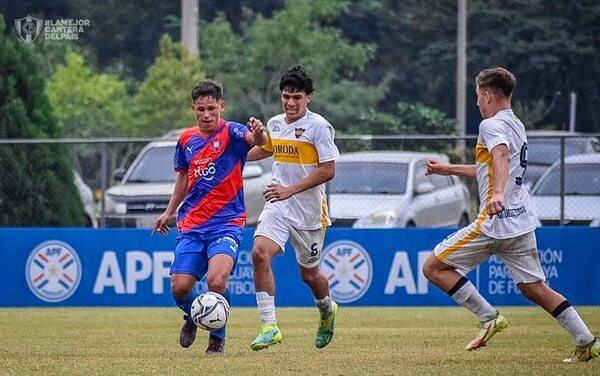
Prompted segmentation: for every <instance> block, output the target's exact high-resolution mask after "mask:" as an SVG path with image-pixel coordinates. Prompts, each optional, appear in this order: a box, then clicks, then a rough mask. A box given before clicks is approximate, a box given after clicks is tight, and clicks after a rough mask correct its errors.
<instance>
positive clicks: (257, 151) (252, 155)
mask: <svg viewBox="0 0 600 376" xmlns="http://www.w3.org/2000/svg"><path fill="white" fill-rule="evenodd" d="M272 155H273V153H272V152H270V151H266V150H265V149H263V148H262V147H260V146H255V147H253V148H252V149H250V151H249V152H248V158H247V160H248V161H260V160H261V159H265V158H268V157H270V156H272Z"/></svg>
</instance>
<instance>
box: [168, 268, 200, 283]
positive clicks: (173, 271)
mask: <svg viewBox="0 0 600 376" xmlns="http://www.w3.org/2000/svg"><path fill="white" fill-rule="evenodd" d="M173 274H188V275H193V276H194V277H196V279H197V280H200V278H201V277H200V276H199V275H198V273H197V272H196V271H194V270H189V269H171V270H170V271H169V275H173Z"/></svg>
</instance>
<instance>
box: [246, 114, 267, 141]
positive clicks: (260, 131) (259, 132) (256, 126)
mask: <svg viewBox="0 0 600 376" xmlns="http://www.w3.org/2000/svg"><path fill="white" fill-rule="evenodd" d="M247 125H248V130H249V131H250V132H248V133H246V134H245V135H244V139H245V140H246V142H247V143H248V144H249V145H256V146H262V145H264V144H266V143H267V133H266V132H265V127H264V125H263V123H262V121H260V120H259V119H257V118H255V117H251V118H250V119H249V120H248V123H247Z"/></svg>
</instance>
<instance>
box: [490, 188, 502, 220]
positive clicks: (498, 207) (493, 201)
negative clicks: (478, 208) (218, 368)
mask: <svg viewBox="0 0 600 376" xmlns="http://www.w3.org/2000/svg"><path fill="white" fill-rule="evenodd" d="M485 208H486V209H487V213H488V215H489V216H490V218H492V217H493V216H494V215H496V214H499V213H500V212H502V210H504V195H503V194H502V193H494V194H493V195H492V197H491V198H490V201H489V202H488V203H487V204H486V205H485Z"/></svg>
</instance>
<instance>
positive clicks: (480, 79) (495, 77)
mask: <svg viewBox="0 0 600 376" xmlns="http://www.w3.org/2000/svg"><path fill="white" fill-rule="evenodd" d="M475 82H476V83H477V86H479V87H480V88H486V89H490V90H492V91H494V92H495V93H496V94H498V95H501V96H503V97H506V98H510V96H511V95H512V92H513V90H514V89H515V85H516V84H517V79H516V78H515V75H514V74H512V73H510V72H509V71H508V70H506V69H504V68H500V67H497V68H490V69H484V70H482V71H481V72H479V74H478V75H477V77H476V78H475Z"/></svg>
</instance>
